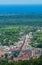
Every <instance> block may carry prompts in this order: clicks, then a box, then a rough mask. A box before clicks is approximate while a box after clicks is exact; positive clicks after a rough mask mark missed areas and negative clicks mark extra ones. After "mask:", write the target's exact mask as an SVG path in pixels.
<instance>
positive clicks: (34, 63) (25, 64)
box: [0, 56, 42, 65]
mask: <svg viewBox="0 0 42 65" xmlns="http://www.w3.org/2000/svg"><path fill="white" fill-rule="evenodd" d="M0 65H42V56H41V57H40V58H39V59H30V60H24V61H18V62H14V61H1V62H0Z"/></svg>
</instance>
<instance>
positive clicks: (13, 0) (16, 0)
mask: <svg viewBox="0 0 42 65" xmlns="http://www.w3.org/2000/svg"><path fill="white" fill-rule="evenodd" d="M0 4H42V0H0Z"/></svg>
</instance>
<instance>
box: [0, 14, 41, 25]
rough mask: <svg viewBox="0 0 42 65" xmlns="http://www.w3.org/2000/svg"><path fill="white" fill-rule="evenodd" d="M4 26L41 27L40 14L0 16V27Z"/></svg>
mask: <svg viewBox="0 0 42 65" xmlns="http://www.w3.org/2000/svg"><path fill="white" fill-rule="evenodd" d="M4 25H36V26H37V25H39V26H42V14H25V15H24V14H23V15H20V14H19V15H2V16H1V15H0V26H4Z"/></svg>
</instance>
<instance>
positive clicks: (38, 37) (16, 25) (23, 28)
mask: <svg viewBox="0 0 42 65" xmlns="http://www.w3.org/2000/svg"><path fill="white" fill-rule="evenodd" d="M38 29H39V30H40V32H39V31H38V32H37V30H38ZM21 32H23V34H28V33H29V32H32V33H33V38H32V39H31V42H30V45H32V46H33V47H39V48H42V14H5V15H0V45H1V44H2V45H10V44H14V42H15V41H16V42H17V41H18V39H19V37H20V35H19V33H21Z"/></svg>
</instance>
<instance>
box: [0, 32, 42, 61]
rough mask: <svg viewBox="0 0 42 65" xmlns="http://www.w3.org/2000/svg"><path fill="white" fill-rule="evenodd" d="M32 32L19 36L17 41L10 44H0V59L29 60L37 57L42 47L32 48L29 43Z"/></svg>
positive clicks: (41, 51)
mask: <svg viewBox="0 0 42 65" xmlns="http://www.w3.org/2000/svg"><path fill="white" fill-rule="evenodd" d="M32 37H33V36H32V32H30V33H29V34H27V35H24V36H22V37H21V38H19V40H18V42H15V43H14V45H10V46H2V45H1V46H0V60H13V61H19V60H29V59H30V58H33V59H35V58H38V57H39V56H40V55H41V54H42V48H33V47H31V46H30V45H29V43H30V38H32Z"/></svg>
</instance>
